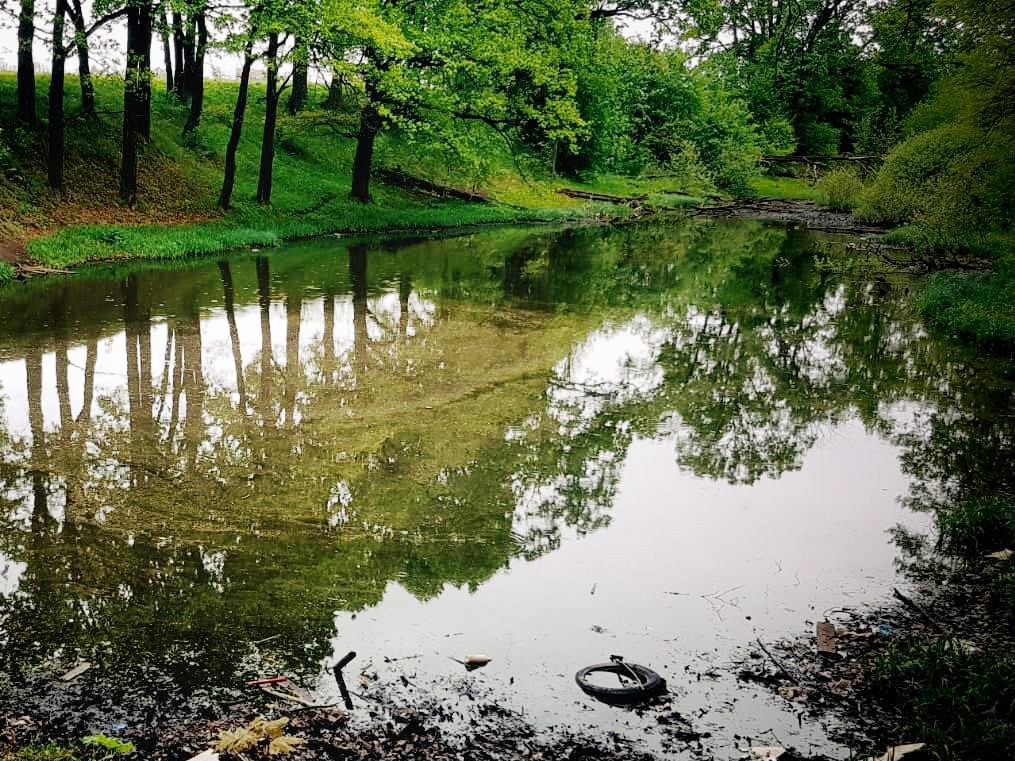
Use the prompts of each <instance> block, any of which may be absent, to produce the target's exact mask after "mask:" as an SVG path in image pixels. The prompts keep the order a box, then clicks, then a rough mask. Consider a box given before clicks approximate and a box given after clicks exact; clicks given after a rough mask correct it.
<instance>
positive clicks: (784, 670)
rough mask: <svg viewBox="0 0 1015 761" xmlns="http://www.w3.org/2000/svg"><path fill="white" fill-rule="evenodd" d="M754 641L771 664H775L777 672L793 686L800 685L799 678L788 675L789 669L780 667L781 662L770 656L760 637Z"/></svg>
mask: <svg viewBox="0 0 1015 761" xmlns="http://www.w3.org/2000/svg"><path fill="white" fill-rule="evenodd" d="M754 641H755V642H757V643H758V647H760V648H761V650H762V651H763V652H764V653H765V655H767V656H768V657H769V659H770V660H771V661H772V663H774V664H775V667H776V668H777V669H779V671H781V672H782V673H783V674H784V675H785V676H786V677H787V678H788V679H789V680H790V681H791V682H793V684H800V678H799V677H796V676H794V675H793V674H792V673H790V671H789V669H787V668H786V667H785V666H783V665H782V661H780V660H779V659H778V658H776V657H775V656H774V655H772V653H771V652H770V651H769V649H768V648H767V647H765V643H764V642H762V641H761V638H760V637H758V638H756V639H755V640H754Z"/></svg>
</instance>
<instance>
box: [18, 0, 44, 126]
mask: <svg viewBox="0 0 1015 761" xmlns="http://www.w3.org/2000/svg"><path fill="white" fill-rule="evenodd" d="M34 42H35V0H21V15H20V16H19V17H18V110H17V117H16V118H17V120H18V121H19V122H24V123H25V124H36V123H38V121H39V118H38V115H37V114H36V111H35V59H34V58H33V57H32V44H33V43H34Z"/></svg>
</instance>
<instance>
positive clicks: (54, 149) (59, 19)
mask: <svg viewBox="0 0 1015 761" xmlns="http://www.w3.org/2000/svg"><path fill="white" fill-rule="evenodd" d="M66 16H67V0H56V11H55V12H54V14H53V73H52V75H51V77H50V80H49V162H48V164H49V165H48V167H47V169H48V171H47V175H48V179H49V187H51V188H52V189H53V190H59V191H63V150H64V118H63V90H64V87H63V81H64V77H63V75H64V68H65V66H64V64H65V63H66V60H67V58H66V56H67V54H66V52H65V50H64V46H63V26H64V19H65V18H66Z"/></svg>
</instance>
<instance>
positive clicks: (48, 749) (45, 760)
mask: <svg viewBox="0 0 1015 761" xmlns="http://www.w3.org/2000/svg"><path fill="white" fill-rule="evenodd" d="M81 758H82V757H81V756H77V755H75V753H74V751H72V750H70V749H68V748H64V747H62V746H60V745H57V744H55V743H49V744H47V745H30V746H28V747H25V748H21V749H20V750H15V751H5V750H0V761H81Z"/></svg>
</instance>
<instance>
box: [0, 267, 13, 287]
mask: <svg viewBox="0 0 1015 761" xmlns="http://www.w3.org/2000/svg"><path fill="white" fill-rule="evenodd" d="M13 279H14V268H13V267H12V266H11V265H9V264H8V263H7V262H0V285H5V284H6V283H9V282H10V281H11V280H13Z"/></svg>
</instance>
